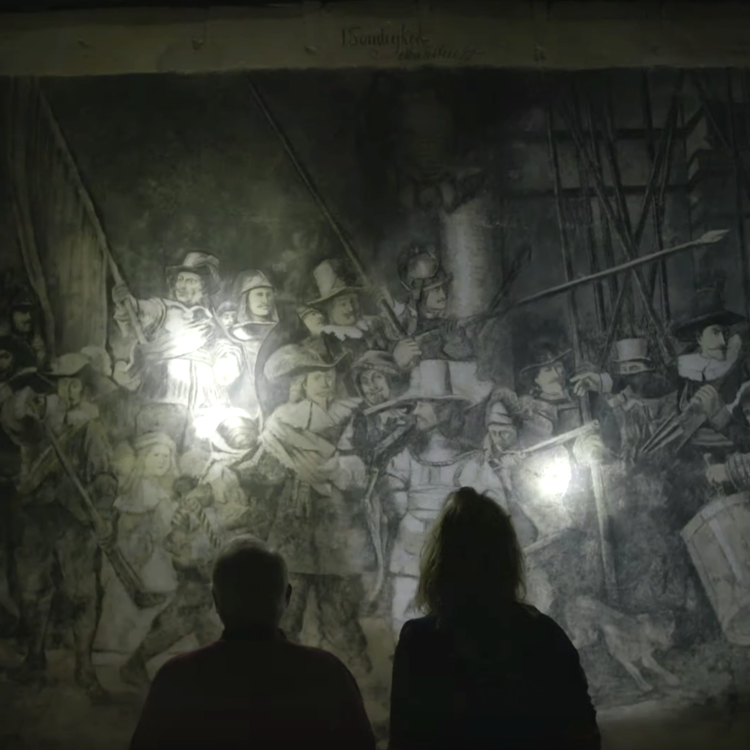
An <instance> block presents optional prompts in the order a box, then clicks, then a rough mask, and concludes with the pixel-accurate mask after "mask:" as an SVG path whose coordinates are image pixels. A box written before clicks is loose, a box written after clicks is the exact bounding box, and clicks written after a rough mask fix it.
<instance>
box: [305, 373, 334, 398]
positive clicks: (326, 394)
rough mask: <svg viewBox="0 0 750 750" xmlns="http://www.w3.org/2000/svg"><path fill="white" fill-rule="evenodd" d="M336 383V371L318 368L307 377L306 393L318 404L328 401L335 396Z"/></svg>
mask: <svg viewBox="0 0 750 750" xmlns="http://www.w3.org/2000/svg"><path fill="white" fill-rule="evenodd" d="M335 385H336V371H335V370H334V369H333V368H331V369H330V370H316V371H315V372H311V373H310V374H309V375H308V376H307V378H305V394H306V395H307V398H309V399H310V401H314V402H315V403H317V404H320V403H323V402H328V401H330V400H331V398H333V389H334V386H335Z"/></svg>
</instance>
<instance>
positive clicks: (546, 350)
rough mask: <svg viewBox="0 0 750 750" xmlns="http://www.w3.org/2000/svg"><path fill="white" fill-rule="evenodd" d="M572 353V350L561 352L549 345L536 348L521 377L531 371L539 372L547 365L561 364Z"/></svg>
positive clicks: (522, 370)
mask: <svg viewBox="0 0 750 750" xmlns="http://www.w3.org/2000/svg"><path fill="white" fill-rule="evenodd" d="M572 351H573V350H572V349H565V350H564V351H562V352H561V351H560V350H559V349H556V348H554V347H553V346H551V345H549V344H542V345H540V346H537V347H534V348H533V350H532V353H531V356H530V357H529V361H528V362H527V364H526V365H525V366H524V367H522V368H521V370H520V371H519V375H523V374H524V373H526V372H530V371H531V370H538V369H539V368H540V367H544V366H546V365H552V364H554V363H555V362H560V361H561V360H564V359H565V358H566V357H567V356H568V355H570V354H571V353H572Z"/></svg>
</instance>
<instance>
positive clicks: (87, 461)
mask: <svg viewBox="0 0 750 750" xmlns="http://www.w3.org/2000/svg"><path fill="white" fill-rule="evenodd" d="M45 377H46V378H48V379H49V380H51V381H52V382H54V383H55V384H56V386H57V393H56V394H54V395H50V396H49V397H48V398H46V399H45V398H44V396H43V395H41V394H37V393H35V392H34V391H32V390H31V388H28V387H27V388H25V389H23V390H21V391H19V392H18V393H17V394H14V396H13V398H11V399H10V400H9V401H7V402H6V404H5V405H4V407H3V410H2V424H3V427H4V429H5V431H6V433H7V434H8V435H9V436H11V438H12V439H14V440H15V441H16V442H17V443H18V444H19V445H20V446H21V447H22V449H25V450H22V455H23V463H22V466H21V472H20V475H19V480H18V482H19V495H20V497H19V499H20V502H19V504H18V507H17V516H16V517H17V518H19V519H20V521H21V528H20V530H19V534H18V536H17V539H16V542H17V544H16V547H15V549H14V554H15V563H16V569H17V572H18V581H19V586H20V589H21V597H22V601H21V616H22V624H23V628H24V630H25V632H26V633H27V640H26V643H27V655H26V659H25V661H24V664H23V668H22V670H21V672H20V673H19V675H18V676H19V678H20V679H22V680H24V681H28V680H32V681H41V682H43V681H44V680H45V675H44V673H45V666H46V659H45V635H46V633H47V629H48V624H49V620H50V615H51V608H52V601H53V597H54V595H55V594H56V593H58V594H61V595H62V596H63V597H64V598H65V599H66V600H67V603H68V605H69V607H70V610H69V611H70V613H71V618H72V622H71V627H72V631H73V640H74V656H75V680H76V683H77V684H78V685H79V686H80V687H82V688H83V689H84V690H85V691H86V693H87V694H88V695H89V696H90V697H91V698H92V699H93V700H102V699H105V698H106V693H105V691H104V689H103V688H102V686H101V684H100V682H99V680H98V677H97V675H96V672H95V670H94V667H93V664H92V661H91V648H92V645H93V641H94V636H95V633H96V627H97V623H98V611H97V607H98V605H97V602H98V591H99V583H98V580H99V572H100V568H101V553H100V548H101V546H102V545H104V546H107V545H109V544H112V543H113V537H112V531H111V528H112V527H111V524H112V519H113V514H112V508H113V503H114V500H115V497H116V494H117V479H116V476H115V473H114V471H113V469H112V466H111V456H110V447H109V444H108V443H107V440H106V437H105V433H104V429H103V427H102V425H101V422H100V420H99V414H98V410H97V407H96V405H95V403H94V401H95V399H97V398H99V397H101V396H102V395H105V394H107V393H109V392H111V391H112V390H114V389H115V388H116V386H115V384H114V383H112V381H110V380H108V379H107V378H104V377H102V376H100V375H99V374H98V373H96V371H95V370H94V368H93V367H92V366H91V363H90V361H89V359H88V358H86V357H84V356H83V355H80V354H66V355H63V356H61V357H60V358H59V359H58V360H56V361H55V363H54V365H53V368H52V369H51V370H50V371H49V372H46V373H45ZM45 429H47V430H49V431H51V432H52V433H53V434H54V435H56V436H57V439H58V442H59V445H60V448H61V450H62V451H63V452H64V455H65V456H66V457H67V460H68V461H69V466H67V467H66V466H64V465H62V464H61V460H60V458H59V456H58V454H57V452H56V451H55V449H54V448H53V446H51V445H50V442H49V441H48V440H46V439H45ZM32 459H33V463H32ZM76 482H80V483H81V485H82V486H83V489H84V490H85V492H86V493H87V496H88V498H89V499H90V501H91V503H92V505H93V507H94V508H95V509H96V512H97V513H98V515H99V523H98V524H97V523H96V520H97V519H94V518H92V516H91V511H90V509H89V507H88V506H87V505H86V503H85V502H83V500H82V497H81V496H80V488H79V487H77V486H76ZM92 527H94V528H96V531H94V528H92ZM58 567H59V570H60V571H61V575H59V576H58V575H56V574H55V572H56V569H57V568H58Z"/></svg>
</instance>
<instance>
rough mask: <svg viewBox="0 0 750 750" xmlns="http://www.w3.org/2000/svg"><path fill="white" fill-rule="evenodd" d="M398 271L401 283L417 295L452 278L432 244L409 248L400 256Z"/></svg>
mask: <svg viewBox="0 0 750 750" xmlns="http://www.w3.org/2000/svg"><path fill="white" fill-rule="evenodd" d="M398 271H399V278H400V281H401V284H402V285H403V286H404V287H405V288H406V289H408V290H409V292H410V293H411V294H412V295H413V296H415V297H419V296H420V295H421V294H422V292H426V291H427V290H428V289H435V288H437V287H440V286H444V285H445V284H447V283H448V282H449V281H450V280H451V277H450V276H449V275H448V274H447V273H446V272H445V271H444V270H443V268H442V266H441V265H440V261H439V260H438V256H437V252H436V250H435V249H434V248H433V247H431V246H427V247H422V246H420V245H412V246H411V247H409V248H407V249H406V250H405V251H404V252H402V253H401V255H400V257H399V260H398Z"/></svg>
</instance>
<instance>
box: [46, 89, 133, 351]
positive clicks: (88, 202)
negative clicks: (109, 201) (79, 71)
mask: <svg viewBox="0 0 750 750" xmlns="http://www.w3.org/2000/svg"><path fill="white" fill-rule="evenodd" d="M39 101H40V104H41V108H42V111H43V112H44V115H45V116H46V118H47V120H48V122H49V126H50V129H51V130H52V135H53V137H54V139H55V141H56V142H57V145H58V147H59V149H60V153H61V154H62V158H63V161H64V162H65V165H66V166H67V168H68V174H69V176H70V179H71V180H72V182H73V186H74V187H75V190H76V193H77V194H78V199H79V200H80V201H81V205H82V207H83V210H84V213H85V214H86V216H87V217H88V220H89V222H91V228H92V229H93V230H94V236H95V237H96V240H97V242H98V243H99V248H100V250H101V252H102V255H103V256H104V261H105V263H106V264H107V266H108V267H109V271H110V273H111V274H112V280H113V281H114V282H115V284H117V285H118V286H119V285H123V286H124V285H125V280H124V279H123V277H122V274H121V273H120V269H119V267H118V265H117V263H116V262H115V258H114V256H113V255H112V249H111V248H110V246H109V241H108V240H107V235H106V234H105V233H104V228H103V227H102V223H101V221H100V220H99V216H98V214H97V212H96V208H95V207H94V201H93V200H92V199H91V196H90V195H89V192H88V190H86V186H85V185H84V184H83V179H82V178H81V173H80V171H79V169H78V165H77V164H76V161H75V159H74V158H73V153H72V152H71V150H70V147H69V146H68V142H67V140H66V139H65V135H64V134H63V132H62V129H61V128H60V125H59V124H58V122H57V120H56V119H55V116H54V114H53V112H52V109H51V108H50V106H49V104H48V102H47V100H46V99H45V97H44V94H43V93H42V92H41V91H40V92H39ZM124 304H125V309H126V310H127V313H128V318H129V320H130V325H131V327H132V329H133V332H134V333H135V336H136V338H137V339H138V343H139V344H145V343H147V342H148V339H147V338H146V334H145V333H144V331H143V326H142V325H141V321H140V320H139V319H138V312H137V310H136V309H135V305H134V303H133V299H132V298H131V297H128V298H126V300H125V303H124Z"/></svg>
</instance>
